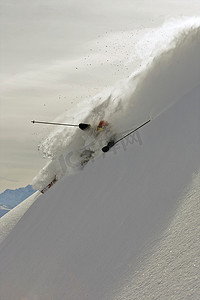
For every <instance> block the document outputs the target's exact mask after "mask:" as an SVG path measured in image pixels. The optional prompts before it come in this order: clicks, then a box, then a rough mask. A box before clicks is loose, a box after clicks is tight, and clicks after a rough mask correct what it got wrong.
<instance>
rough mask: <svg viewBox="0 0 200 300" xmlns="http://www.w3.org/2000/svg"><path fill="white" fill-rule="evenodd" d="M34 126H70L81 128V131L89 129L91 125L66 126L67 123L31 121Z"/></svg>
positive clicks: (71, 125)
mask: <svg viewBox="0 0 200 300" xmlns="http://www.w3.org/2000/svg"><path fill="white" fill-rule="evenodd" d="M31 122H32V123H33V124H35V123H36V124H47V125H61V126H70V127H79V128H80V129H81V130H85V129H88V128H89V127H90V124H86V123H80V124H66V123H55V122H44V121H35V120H33V121H31Z"/></svg>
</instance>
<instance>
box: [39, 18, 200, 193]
mask: <svg viewBox="0 0 200 300" xmlns="http://www.w3.org/2000/svg"><path fill="white" fill-rule="evenodd" d="M147 39H148V41H150V43H149V42H148V43H147V42H146V41H147ZM199 49H200V18H196V17H193V18H183V19H178V20H170V21H169V22H166V23H165V24H164V25H163V26H162V27H161V28H158V29H154V30H151V32H150V33H149V34H147V35H145V36H144V37H143V38H142V39H141V40H140V42H139V43H138V44H137V45H136V47H135V52H134V53H130V61H133V60H134V59H136V58H137V59H138V58H139V59H140V60H141V67H140V68H139V69H137V70H135V71H134V72H133V73H132V74H131V75H130V77H129V78H126V79H124V80H122V81H120V82H117V83H116V84H115V85H114V86H113V87H112V88H109V89H107V90H105V91H103V92H102V93H99V94H98V95H96V96H95V97H93V98H92V99H89V100H87V101H83V102H81V103H79V104H78V105H77V106H76V108H74V109H71V110H69V111H68V113H67V116H66V115H65V120H62V121H63V122H66V123H70V122H71V123H81V122H83V123H89V124H91V129H90V130H89V131H85V132H84V131H81V130H80V129H79V128H76V129H74V128H66V127H64V128H58V129H57V130H56V131H54V132H52V134H50V135H49V136H48V137H47V139H46V140H45V141H44V142H43V144H42V145H41V146H40V148H41V150H42V151H43V154H44V155H45V156H47V157H49V159H50V160H49V162H48V163H47V165H46V166H45V167H44V168H43V169H42V170H41V171H40V172H39V174H38V175H37V176H36V177H35V178H34V179H33V187H34V188H35V189H38V190H42V189H43V188H44V187H45V186H46V185H48V184H49V183H50V182H51V181H52V180H53V179H54V178H56V180H59V179H60V178H62V177H63V176H64V175H66V174H67V175H69V174H73V173H74V172H76V171H78V170H80V169H82V168H83V167H84V165H85V164H86V163H87V162H88V161H90V160H91V159H95V158H96V157H98V156H100V155H102V151H101V148H102V146H104V145H106V143H107V142H108V141H109V139H110V138H112V137H113V136H115V137H116V136H117V137H121V134H122V132H128V130H129V129H132V128H136V127H137V126H139V125H140V124H142V123H144V122H145V121H147V120H149V119H151V120H153V119H155V118H156V117H157V116H159V115H160V114H161V113H162V112H164V111H165V110H166V109H168V108H169V107H170V106H172V105H173V104H174V103H175V102H177V101H178V100H179V99H180V98H181V97H183V96H184V95H185V94H186V93H188V92H189V91H190V90H192V89H193V88H194V87H196V86H198V85H199V84H200V51H199ZM102 119H104V120H107V121H108V122H109V124H110V125H109V126H110V127H109V130H107V131H105V132H103V133H99V134H96V128H97V125H98V123H99V121H100V120H102Z"/></svg>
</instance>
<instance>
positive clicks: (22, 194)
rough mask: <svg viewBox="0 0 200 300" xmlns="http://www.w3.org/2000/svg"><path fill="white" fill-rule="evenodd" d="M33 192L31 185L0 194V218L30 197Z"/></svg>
mask: <svg viewBox="0 0 200 300" xmlns="http://www.w3.org/2000/svg"><path fill="white" fill-rule="evenodd" d="M34 192H35V190H34V189H33V188H32V186H31V185H27V186H26V187H22V188H18V189H16V190H10V189H7V190H5V191H4V192H3V193H1V194H0V217H2V216H3V215H5V214H6V213H7V212H8V211H10V210H11V209H12V208H14V207H15V206H17V205H18V204H19V203H21V202H22V201H23V200H25V199H26V198H28V197H29V196H31V195H32V194H33V193H34Z"/></svg>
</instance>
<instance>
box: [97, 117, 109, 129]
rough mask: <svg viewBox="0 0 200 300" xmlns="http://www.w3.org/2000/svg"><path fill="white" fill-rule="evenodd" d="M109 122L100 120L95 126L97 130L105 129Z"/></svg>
mask: <svg viewBox="0 0 200 300" xmlns="http://www.w3.org/2000/svg"><path fill="white" fill-rule="evenodd" d="M108 125H109V123H108V122H107V121H104V120H101V121H100V122H99V124H98V126H97V131H100V130H103V129H105V128H106V127H107V126H108Z"/></svg>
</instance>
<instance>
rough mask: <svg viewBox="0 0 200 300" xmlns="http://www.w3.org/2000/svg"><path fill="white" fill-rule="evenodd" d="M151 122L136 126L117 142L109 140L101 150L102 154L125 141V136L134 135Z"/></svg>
mask: <svg viewBox="0 0 200 300" xmlns="http://www.w3.org/2000/svg"><path fill="white" fill-rule="evenodd" d="M150 121H151V120H148V121H146V122H145V123H143V124H142V125H140V126H138V127H137V128H135V129H133V130H131V131H130V132H129V133H127V134H126V135H124V136H123V137H121V138H120V139H118V140H117V141H115V140H110V141H109V142H108V144H107V145H106V146H104V147H103V148H102V149H101V150H102V151H103V152H108V151H109V150H110V149H111V148H112V147H113V146H114V145H116V144H117V143H119V142H120V141H121V140H123V139H125V138H126V137H127V136H129V135H130V134H132V133H134V132H135V131H137V130H138V129H140V128H142V127H143V126H145V125H146V124H148V123H149V122H150Z"/></svg>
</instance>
